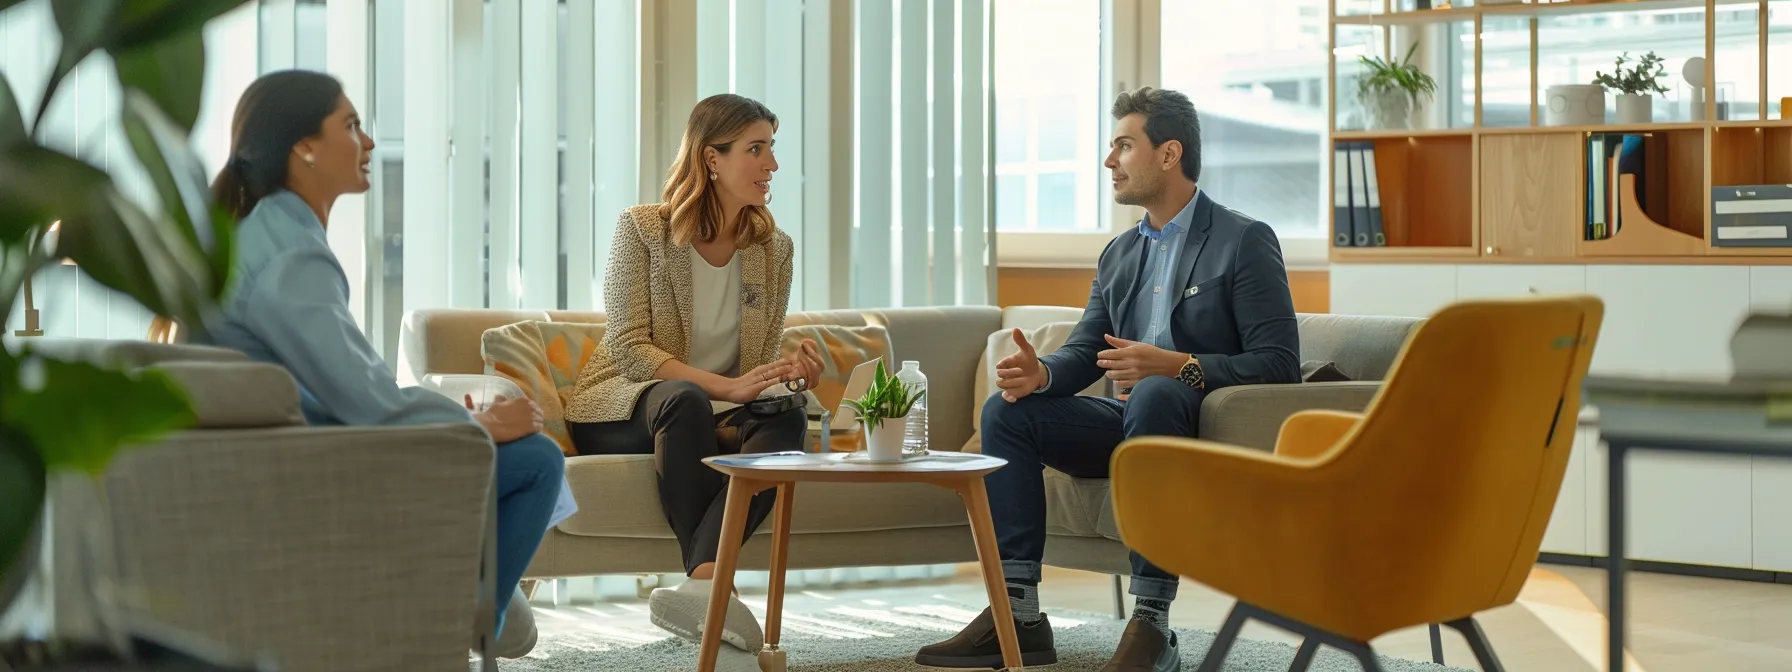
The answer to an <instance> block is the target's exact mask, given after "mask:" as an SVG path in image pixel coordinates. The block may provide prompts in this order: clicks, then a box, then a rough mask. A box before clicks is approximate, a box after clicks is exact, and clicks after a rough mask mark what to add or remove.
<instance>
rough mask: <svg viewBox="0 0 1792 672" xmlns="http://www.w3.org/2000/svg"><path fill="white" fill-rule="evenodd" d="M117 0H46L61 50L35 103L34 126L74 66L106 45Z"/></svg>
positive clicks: (116, 13) (116, 8) (48, 107)
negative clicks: (48, 1)
mask: <svg viewBox="0 0 1792 672" xmlns="http://www.w3.org/2000/svg"><path fill="white" fill-rule="evenodd" d="M119 2H120V0H50V12H51V14H53V15H54V16H55V17H56V28H57V30H58V31H60V32H61V33H62V53H61V54H60V55H58V56H57V57H56V69H55V70H54V71H52V72H51V73H50V80H49V82H48V83H47V84H45V85H44V95H43V97H42V98H39V99H38V100H41V101H43V102H41V103H39V104H38V108H37V121H35V122H33V123H32V124H31V126H32V128H36V127H37V125H38V123H40V122H42V121H43V118H44V114H45V113H47V112H49V111H50V103H51V102H52V101H53V100H54V99H55V96H56V89H57V87H60V86H61V85H62V80H63V78H65V77H67V76H68V73H70V72H74V70H75V66H77V65H80V64H81V61H83V60H85V59H86V58H87V55H88V54H91V53H93V50H95V49H99V48H101V47H103V46H105V44H106V39H107V37H108V36H107V31H108V30H110V29H111V28H112V26H113V24H114V21H113V18H114V17H116V16H117V15H118V3H119Z"/></svg>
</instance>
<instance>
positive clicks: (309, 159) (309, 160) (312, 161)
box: [305, 154, 317, 168]
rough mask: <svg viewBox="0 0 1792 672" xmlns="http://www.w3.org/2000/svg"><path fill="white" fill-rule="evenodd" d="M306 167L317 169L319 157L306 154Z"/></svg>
mask: <svg viewBox="0 0 1792 672" xmlns="http://www.w3.org/2000/svg"><path fill="white" fill-rule="evenodd" d="M305 165H307V166H310V167H312V168H316V167H317V157H315V156H312V155H310V154H306V155H305Z"/></svg>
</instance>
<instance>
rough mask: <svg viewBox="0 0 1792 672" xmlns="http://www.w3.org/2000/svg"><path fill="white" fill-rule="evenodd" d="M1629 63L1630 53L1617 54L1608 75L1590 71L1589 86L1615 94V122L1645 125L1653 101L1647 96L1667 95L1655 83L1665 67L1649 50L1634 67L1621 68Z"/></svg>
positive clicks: (1665, 70) (1659, 83)
mask: <svg viewBox="0 0 1792 672" xmlns="http://www.w3.org/2000/svg"><path fill="white" fill-rule="evenodd" d="M1629 61H1630V52H1628V51H1626V52H1624V53H1622V54H1619V55H1618V59H1617V61H1616V62H1615V63H1614V64H1613V66H1612V72H1611V74H1606V73H1603V72H1599V71H1594V72H1593V83H1594V84H1598V85H1600V86H1603V87H1605V88H1606V89H1607V90H1611V91H1617V92H1618V123H1620V124H1647V123H1649V122H1650V121H1653V120H1654V116H1655V115H1654V112H1653V105H1654V98H1653V97H1652V96H1651V95H1650V94H1651V93H1667V92H1668V88H1667V87H1665V86H1662V85H1661V82H1659V81H1657V80H1658V79H1660V78H1661V77H1662V75H1665V74H1667V68H1666V67H1665V66H1663V65H1662V60H1661V57H1660V56H1656V55H1655V52H1653V51H1651V52H1649V53H1647V54H1643V58H1642V60H1639V61H1637V62H1636V64H1635V65H1633V66H1631V67H1628V68H1626V67H1624V64H1625V63H1627V62H1629Z"/></svg>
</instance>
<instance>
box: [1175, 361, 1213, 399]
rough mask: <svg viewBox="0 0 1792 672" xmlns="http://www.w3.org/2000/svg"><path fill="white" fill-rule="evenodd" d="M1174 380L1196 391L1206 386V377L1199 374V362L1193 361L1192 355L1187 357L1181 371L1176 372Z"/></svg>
mask: <svg viewBox="0 0 1792 672" xmlns="http://www.w3.org/2000/svg"><path fill="white" fill-rule="evenodd" d="M1176 379H1177V380H1180V381H1182V384H1184V385H1187V386H1189V387H1192V388H1195V389H1197V390H1198V389H1203V388H1205V387H1206V386H1207V377H1206V376H1204V375H1202V373H1201V361H1200V360H1198V359H1195V356H1194V355H1189V356H1188V361H1187V362H1184V363H1183V364H1182V370H1181V371H1178V372H1176Z"/></svg>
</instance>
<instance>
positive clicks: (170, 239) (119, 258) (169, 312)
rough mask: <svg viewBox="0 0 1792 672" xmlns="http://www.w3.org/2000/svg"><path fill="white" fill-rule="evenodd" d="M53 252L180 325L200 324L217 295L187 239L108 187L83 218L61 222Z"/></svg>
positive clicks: (162, 219) (205, 265) (207, 270)
mask: <svg viewBox="0 0 1792 672" xmlns="http://www.w3.org/2000/svg"><path fill="white" fill-rule="evenodd" d="M58 251H59V253H61V254H63V255H64V256H67V257H68V258H69V259H71V260H73V261H74V262H75V263H76V264H78V265H80V266H81V270H82V271H85V272H86V273H87V275H88V276H89V277H92V278H93V279H94V280H96V281H98V282H99V283H100V284H102V285H105V286H107V287H111V288H113V289H116V290H118V291H120V292H123V293H125V294H127V295H129V296H131V298H134V299H136V300H137V301H138V302H139V303H142V304H143V307H145V308H148V309H149V310H150V312H152V313H154V314H156V315H163V316H166V317H171V318H174V319H176V320H179V321H181V322H184V323H186V324H191V325H201V324H204V322H205V320H204V317H205V316H204V314H203V310H202V307H203V306H204V305H206V304H207V303H209V302H210V301H209V300H210V299H213V298H216V297H217V296H218V294H219V292H218V290H217V288H218V287H219V286H220V284H219V283H215V282H214V281H213V278H212V272H211V266H210V264H209V263H208V260H206V259H205V258H204V257H203V256H202V255H201V254H200V251H199V250H197V249H195V248H194V247H193V245H192V244H191V243H190V242H189V239H188V238H187V234H184V233H181V232H180V231H179V227H178V226H177V225H175V224H174V223H173V222H172V221H168V220H167V219H166V218H165V217H153V216H151V215H150V214H149V213H146V212H144V211H143V209H142V208H139V207H137V204H135V203H132V202H131V201H130V199H128V198H125V196H124V194H121V193H119V192H118V190H117V189H115V188H112V187H111V186H110V185H107V188H105V189H103V190H101V191H100V192H99V193H96V194H95V198H94V203H93V204H92V205H91V206H90V207H88V208H87V209H86V210H85V211H84V212H82V213H80V214H79V215H78V216H71V217H64V218H63V220H62V237H61V241H60V244H59V247H58Z"/></svg>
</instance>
